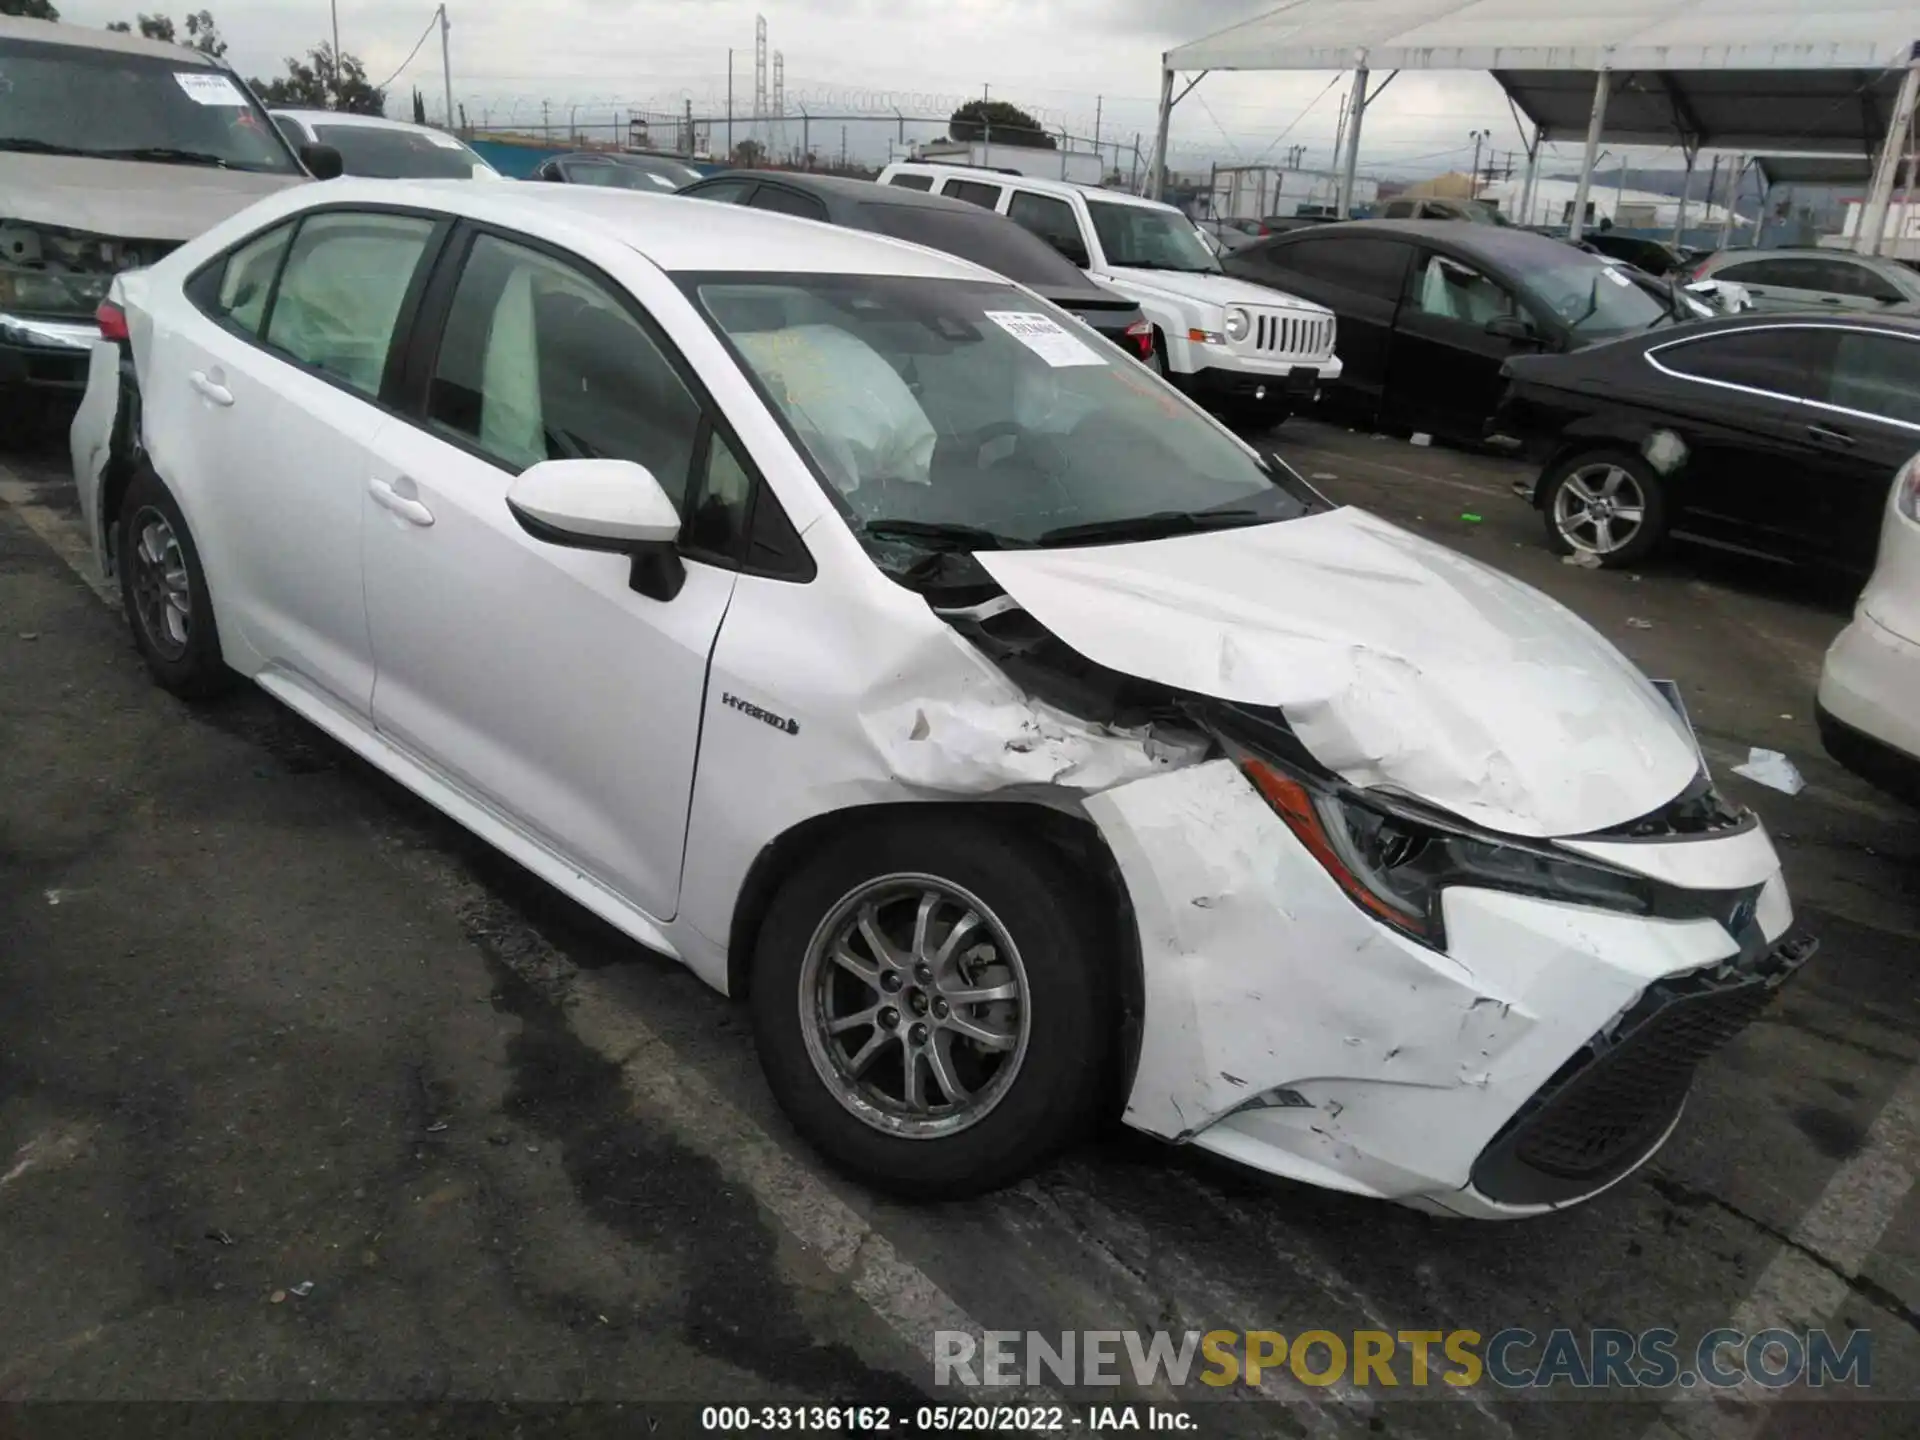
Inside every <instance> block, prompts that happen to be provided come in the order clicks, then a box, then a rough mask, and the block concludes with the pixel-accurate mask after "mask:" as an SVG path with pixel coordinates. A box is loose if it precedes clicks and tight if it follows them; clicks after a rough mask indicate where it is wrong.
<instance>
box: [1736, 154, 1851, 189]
mask: <svg viewBox="0 0 1920 1440" xmlns="http://www.w3.org/2000/svg"><path fill="white" fill-rule="evenodd" d="M1753 168H1754V169H1755V170H1758V171H1759V172H1760V183H1761V184H1762V185H1763V186H1765V187H1766V188H1767V189H1769V190H1771V189H1772V188H1773V187H1774V186H1776V185H1801V186H1812V185H1845V186H1857V187H1859V188H1861V189H1865V188H1866V187H1867V186H1868V185H1870V184H1872V183H1873V161H1872V160H1871V159H1869V158H1868V157H1866V156H1865V155H1756V156H1754V157H1753Z"/></svg>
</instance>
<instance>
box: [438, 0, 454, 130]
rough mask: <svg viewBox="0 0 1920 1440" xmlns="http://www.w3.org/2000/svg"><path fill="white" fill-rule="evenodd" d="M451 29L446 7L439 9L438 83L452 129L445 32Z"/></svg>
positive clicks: (450, 54)
mask: <svg viewBox="0 0 1920 1440" xmlns="http://www.w3.org/2000/svg"><path fill="white" fill-rule="evenodd" d="M452 28H453V24H452V22H451V21H449V20H448V19H447V7H446V6H445V5H444V4H443V5H441V7H440V83H441V84H443V85H444V86H446V91H447V128H448V129H449V130H451V129H453V51H452V48H451V46H450V45H449V44H448V42H447V32H448V31H449V30H451V29H452Z"/></svg>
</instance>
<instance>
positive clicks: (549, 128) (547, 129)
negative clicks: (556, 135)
mask: <svg viewBox="0 0 1920 1440" xmlns="http://www.w3.org/2000/svg"><path fill="white" fill-rule="evenodd" d="M540 138H541V139H542V140H551V139H552V138H553V122H552V121H551V120H549V119H548V118H547V102H546V101H544V100H542V101H541V102H540Z"/></svg>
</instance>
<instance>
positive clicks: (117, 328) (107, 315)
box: [93, 300, 132, 340]
mask: <svg viewBox="0 0 1920 1440" xmlns="http://www.w3.org/2000/svg"><path fill="white" fill-rule="evenodd" d="M93 318H94V321H95V323H97V324H98V325H99V326H100V338H101V339H102V340H127V339H130V338H132V337H131V336H129V335H128V334H127V312H126V311H124V310H122V309H121V308H120V307H119V306H118V305H116V304H114V303H113V302H112V301H111V300H102V301H101V302H100V308H99V309H98V310H95V311H94V312H93Z"/></svg>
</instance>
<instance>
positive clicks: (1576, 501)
mask: <svg viewBox="0 0 1920 1440" xmlns="http://www.w3.org/2000/svg"><path fill="white" fill-rule="evenodd" d="M1540 514H1541V517H1542V518H1543V519H1544V521H1545V522H1546V527H1547V544H1548V545H1549V546H1551V547H1552V548H1553V550H1554V551H1555V552H1556V553H1558V554H1561V555H1573V554H1579V555H1590V556H1592V557H1593V558H1594V559H1595V560H1598V561H1599V562H1600V563H1601V564H1602V565H1606V566H1616V565H1630V564H1632V563H1634V562H1635V561H1638V560H1643V559H1645V558H1646V557H1647V556H1648V555H1650V554H1651V553H1652V552H1653V551H1654V549H1655V548H1656V547H1657V546H1658V545H1659V544H1660V542H1661V541H1662V540H1664V539H1665V538H1666V533H1667V496H1666V488H1665V486H1664V485H1663V484H1662V482H1661V479H1660V477H1659V476H1658V475H1657V474H1655V473H1654V469H1653V467H1652V466H1651V465H1649V464H1647V462H1646V461H1645V460H1643V459H1641V458H1640V457H1639V456H1638V455H1630V454H1628V453H1627V452H1626V451H1624V450H1589V451H1586V452H1584V453H1582V454H1578V455H1573V456H1569V457H1567V458H1565V459H1563V460H1561V461H1559V462H1558V463H1556V464H1555V465H1553V466H1552V467H1551V468H1550V469H1549V470H1548V471H1547V473H1546V475H1545V477H1544V478H1543V480H1542V483H1541V487H1540Z"/></svg>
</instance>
